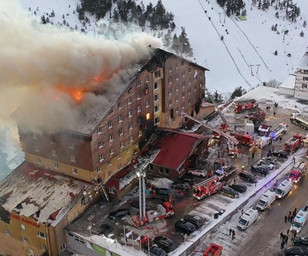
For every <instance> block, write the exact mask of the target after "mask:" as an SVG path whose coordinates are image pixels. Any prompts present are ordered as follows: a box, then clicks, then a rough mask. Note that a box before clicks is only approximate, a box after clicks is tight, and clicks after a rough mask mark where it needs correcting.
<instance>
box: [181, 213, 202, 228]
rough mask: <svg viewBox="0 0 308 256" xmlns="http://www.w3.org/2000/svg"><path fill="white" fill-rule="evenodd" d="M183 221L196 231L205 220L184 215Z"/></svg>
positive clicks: (195, 216)
mask: <svg viewBox="0 0 308 256" xmlns="http://www.w3.org/2000/svg"><path fill="white" fill-rule="evenodd" d="M183 219H184V220H186V221H188V222H190V223H191V224H193V225H194V226H195V227H196V228H197V229H198V228H201V227H202V226H203V224H204V222H205V220H204V219H203V218H201V217H199V216H197V215H185V216H184V218H183Z"/></svg>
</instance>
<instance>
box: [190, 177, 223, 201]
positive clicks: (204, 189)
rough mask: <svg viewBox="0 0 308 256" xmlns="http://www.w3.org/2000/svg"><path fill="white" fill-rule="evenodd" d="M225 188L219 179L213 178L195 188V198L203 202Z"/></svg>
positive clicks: (196, 185)
mask: <svg viewBox="0 0 308 256" xmlns="http://www.w3.org/2000/svg"><path fill="white" fill-rule="evenodd" d="M222 187H223V183H222V182H220V181H219V177H217V176H213V177H211V178H209V179H206V180H204V181H202V182H200V183H198V184H195V185H194V186H193V196H194V198H197V199H198V200H201V199H203V198H205V197H207V196H210V195H212V194H214V193H217V192H218V191H219V190H221V188H222Z"/></svg>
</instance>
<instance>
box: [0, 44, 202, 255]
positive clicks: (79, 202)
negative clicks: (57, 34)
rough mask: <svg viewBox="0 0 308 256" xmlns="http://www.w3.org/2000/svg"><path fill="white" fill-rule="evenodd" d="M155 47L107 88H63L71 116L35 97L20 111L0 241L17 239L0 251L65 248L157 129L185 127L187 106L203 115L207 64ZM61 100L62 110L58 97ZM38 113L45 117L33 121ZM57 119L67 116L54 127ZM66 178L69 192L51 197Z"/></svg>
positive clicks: (1, 187)
mask: <svg viewBox="0 0 308 256" xmlns="http://www.w3.org/2000/svg"><path fill="white" fill-rule="evenodd" d="M150 52H151V54H150V56H148V57H147V58H146V59H143V60H141V61H140V62H139V63H138V65H137V66H134V68H133V69H131V70H130V72H129V75H125V76H117V79H114V77H113V78H112V79H109V81H108V84H107V85H105V86H104V87H103V88H99V89H96V90H92V91H87V90H82V89H80V88H77V89H76V88H75V89H74V90H69V89H67V88H66V89H63V88H62V87H61V86H60V87H59V86H58V88H57V90H58V91H61V92H64V95H70V97H72V98H74V101H72V102H71V101H69V102H70V103H69V105H68V106H69V107H71V106H72V105H73V106H74V112H71V114H70V115H67V116H65V117H64V118H63V116H62V117H61V116H60V115H59V116H57V115H56V114H55V113H57V112H54V110H56V111H57V110H59V109H60V108H59V109H58V108H49V105H48V104H47V107H46V108H45V109H40V108H39V107H38V106H37V105H36V102H33V103H31V104H32V105H33V108H32V115H31V116H29V115H23V111H24V110H23V108H20V109H19V110H18V111H17V112H16V115H15V118H16V120H17V125H18V132H19V137H20V143H21V147H22V150H23V151H24V153H25V162H24V163H23V164H22V165H20V166H19V167H18V168H17V169H16V170H14V171H13V173H12V174H11V175H10V176H9V177H7V178H6V179H5V180H4V181H3V182H2V183H1V184H0V216H1V220H2V222H0V237H1V239H0V240H1V241H11V242H5V243H4V244H1V246H0V254H12V246H13V242H12V241H14V242H15V243H16V246H20V248H21V249H20V250H19V251H18V254H16V253H15V254H14V255H23V253H22V252H24V254H26V253H29V252H30V253H32V254H31V255H38V254H42V253H44V251H46V252H48V254H49V255H58V254H60V252H61V251H63V250H65V248H66V241H65V236H64V235H63V228H64V227H65V226H66V225H67V223H69V222H70V221H72V220H74V219H75V218H77V217H78V216H79V215H80V214H82V213H83V212H84V210H85V209H86V208H87V207H88V206H90V205H91V203H92V202H94V201H95V199H96V198H98V195H99V194H100V193H103V192H105V193H106V191H103V190H104V184H105V183H106V182H107V181H108V180H109V179H110V178H111V177H112V176H113V175H115V174H116V173H117V172H118V171H120V170H121V169H123V168H125V167H126V166H128V165H129V164H130V163H131V162H132V160H133V159H134V158H136V156H137V155H138V153H139V151H140V150H141V149H142V147H143V146H144V145H145V143H146V142H147V140H148V139H149V137H150V136H151V135H152V133H153V132H154V131H155V129H156V128H178V127H180V126H181V125H182V123H183V116H182V115H181V113H182V112H185V113H188V114H190V115H196V114H197V113H199V109H200V105H201V101H202V99H203V97H204V87H205V71H206V69H205V68H204V67H202V66H199V65H197V64H195V63H192V62H190V61H187V60H185V59H183V58H181V57H178V56H176V55H174V54H172V53H170V52H166V51H164V50H162V49H159V48H152V49H151V50H150ZM136 67H137V68H136ZM117 73H118V74H120V71H119V72H117ZM126 74H127V71H126ZM103 76H104V77H105V76H106V75H102V77H103ZM102 77H96V79H97V80H100V79H102ZM124 78H125V79H124ZM115 83H117V86H115ZM118 84H122V85H123V86H118ZM61 95H62V97H63V94H61ZM60 98H61V97H60ZM54 102H56V103H55V104H59V105H60V106H61V109H62V108H63V105H61V99H59V98H58V96H57V95H55V101H54ZM57 102H59V103H57ZM84 103H87V107H84V106H85V105H84ZM28 104H29V103H28ZM31 104H30V105H31ZM76 113H77V114H76ZM36 114H38V115H41V117H42V118H41V122H40V124H39V125H36V126H31V119H32V118H33V116H36ZM74 114H76V116H77V117H76V116H74ZM51 115H53V116H51ZM25 116H26V117H25ZM55 119H59V120H62V121H61V122H57V123H56V125H54V120H55ZM42 120H43V121H42ZM59 120H58V121H59ZM14 180H15V183H14V182H13V181H14ZM31 181H33V182H34V181H35V183H33V184H35V186H34V185H31V184H32V183H31ZM13 183H14V184H15V185H14V186H12V184H13ZM25 184H26V185H25ZM53 184H54V185H53ZM61 184H63V185H65V186H67V190H66V192H63V193H64V194H63V193H60V195H59V196H58V197H55V198H54V197H52V196H53V195H54V194H55V193H56V191H57V188H58V187H59V186H60V187H61ZM109 190H110V191H107V192H109V193H112V189H110V188H109ZM20 191H24V192H25V193H22V192H20ZM41 195H44V196H43V198H44V200H42V198H41V197H40V196H41ZM23 209H27V210H23ZM42 213H44V215H43V216H44V218H43V217H40V216H41V214H42ZM20 232H21V233H20ZM40 240H42V241H40ZM25 252H26V253H25Z"/></svg>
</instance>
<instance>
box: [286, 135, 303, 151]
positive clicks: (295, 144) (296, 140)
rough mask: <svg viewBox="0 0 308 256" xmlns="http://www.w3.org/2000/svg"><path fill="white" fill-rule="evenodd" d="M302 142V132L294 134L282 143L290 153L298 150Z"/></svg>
mask: <svg viewBox="0 0 308 256" xmlns="http://www.w3.org/2000/svg"><path fill="white" fill-rule="evenodd" d="M302 144H303V135H302V134H298V133H296V134H294V135H293V137H292V138H290V139H288V140H287V141H286V143H285V144H284V150H285V151H288V152H290V153H293V152H295V151H296V150H298V149H299V148H300V147H301V146H302Z"/></svg>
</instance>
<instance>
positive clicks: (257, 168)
mask: <svg viewBox="0 0 308 256" xmlns="http://www.w3.org/2000/svg"><path fill="white" fill-rule="evenodd" d="M250 170H251V171H252V172H255V173H258V174H261V175H263V174H264V173H266V174H268V172H269V167H268V166H267V165H266V164H259V165H252V166H251V169H250Z"/></svg>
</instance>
